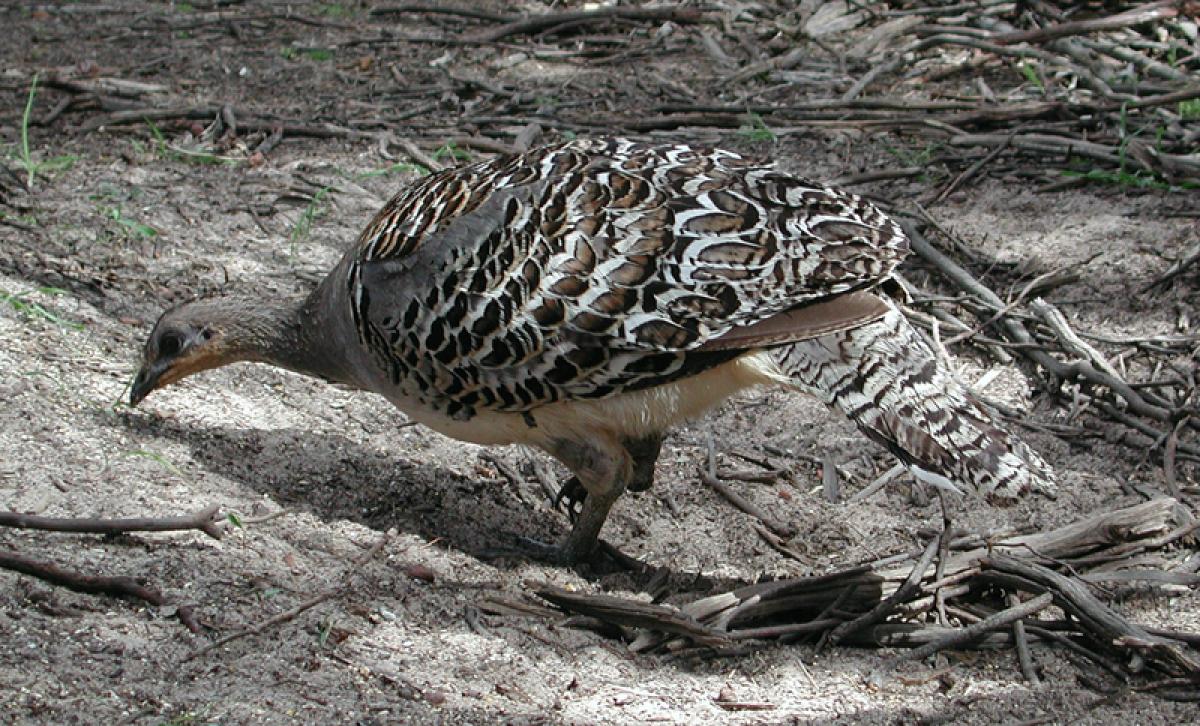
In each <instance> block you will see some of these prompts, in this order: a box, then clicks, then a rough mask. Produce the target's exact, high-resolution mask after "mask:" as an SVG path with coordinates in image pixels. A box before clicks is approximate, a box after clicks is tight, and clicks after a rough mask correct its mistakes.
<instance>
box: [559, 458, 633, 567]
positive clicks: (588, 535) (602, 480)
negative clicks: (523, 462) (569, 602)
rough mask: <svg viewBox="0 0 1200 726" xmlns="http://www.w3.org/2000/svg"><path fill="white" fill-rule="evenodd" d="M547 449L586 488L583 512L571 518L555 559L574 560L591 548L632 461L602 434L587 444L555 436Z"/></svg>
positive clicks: (627, 477)
mask: <svg viewBox="0 0 1200 726" xmlns="http://www.w3.org/2000/svg"><path fill="white" fill-rule="evenodd" d="M548 450H549V452H550V453H551V454H552V455H553V456H554V457H555V458H557V459H558V460H559V461H561V462H562V463H564V464H566V466H567V468H569V469H570V470H571V471H572V472H574V474H575V476H576V477H577V478H578V480H579V483H580V484H581V485H582V487H583V488H584V489H585V490H586V491H587V497H586V498H585V499H584V500H583V511H581V512H580V513H579V516H578V517H577V518H576V519H575V524H574V526H573V527H572V528H571V533H570V534H569V535H567V538H566V539H565V540H563V542H562V543H561V544H559V546H558V557H559V559H561V560H562V561H564V562H568V563H576V562H579V561H581V560H585V559H587V558H588V557H589V556H590V555H591V554H592V553H593V552H594V551H595V549H596V540H597V539H598V538H599V537H600V529H601V528H602V527H603V526H604V521H605V520H606V519H608V512H609V510H610V509H612V505H613V504H614V503H615V502H616V501H617V499H618V498H619V497H620V496H621V494H622V493H624V491H625V487H626V486H627V485H628V483H629V479H630V473H631V472H632V461H631V459H630V457H629V454H628V453H627V452H626V451H625V449H624V447H622V446H621V445H620V444H619V443H618V442H616V441H605V440H604V438H603V437H597V439H596V440H594V441H590V442H588V443H581V442H578V441H571V440H567V439H556V440H555V441H553V442H552V443H551V446H549V447H548Z"/></svg>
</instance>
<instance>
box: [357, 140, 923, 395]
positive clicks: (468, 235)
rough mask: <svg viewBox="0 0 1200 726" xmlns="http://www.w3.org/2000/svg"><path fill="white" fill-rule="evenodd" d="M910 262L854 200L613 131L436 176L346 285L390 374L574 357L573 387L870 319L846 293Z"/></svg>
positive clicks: (722, 154)
mask: <svg viewBox="0 0 1200 726" xmlns="http://www.w3.org/2000/svg"><path fill="white" fill-rule="evenodd" d="M906 253H907V239H906V238H905V236H904V234H903V232H902V231H901V230H900V228H899V226H898V225H896V224H895V223H894V222H892V221H891V220H890V219H888V218H887V217H886V216H885V215H884V214H883V213H881V212H880V211H879V210H877V209H876V208H875V207H874V206H872V205H870V204H868V203H867V202H865V201H863V200H861V199H860V198H858V197H857V196H855V195H851V194H848V193H845V192H841V191H837V190H834V189H831V188H829V187H826V186H823V185H820V184H818V183H816V182H812V181H809V180H806V179H802V178H799V177H795V176H790V175H787V174H783V173H781V172H779V171H777V170H775V169H774V168H773V167H771V166H769V165H762V164H759V163H756V162H752V161H749V160H747V159H745V158H743V157H741V156H739V155H737V154H734V153H732V152H726V151H712V150H696V149H692V148H690V147H686V146H652V145H645V144H638V143H634V142H629V141H624V140H619V139H618V140H602V141H589V142H573V143H569V144H564V145H559V146H554V147H545V148H543V149H539V150H535V151H533V152H529V153H528V154H525V155H520V156H510V157H500V158H498V159H496V160H493V161H491V162H486V163H482V164H476V165H472V166H468V167H462V168H460V169H455V170H449V171H447V172H442V173H439V174H437V175H431V176H430V177H427V178H426V179H424V180H422V181H421V182H419V183H418V184H417V185H415V186H414V187H411V188H410V189H408V190H406V191H405V192H402V193H401V194H399V195H397V197H396V198H394V199H393V200H392V201H391V202H389V204H388V205H387V206H386V207H385V208H384V209H383V210H382V211H381V212H380V214H379V215H378V216H377V217H376V218H375V220H374V221H373V222H372V223H371V225H369V226H368V228H367V229H366V230H365V231H364V233H363V235H362V237H361V239H360V242H359V246H358V250H357V253H356V254H357V261H356V264H354V265H352V266H351V267H350V270H349V279H348V280H347V284H348V285H349V291H348V292H349V294H350V297H351V300H352V308H353V311H354V317H355V323H356V325H357V327H358V329H359V334H360V337H361V339H362V340H363V342H364V343H366V344H367V345H368V346H369V347H371V348H372V349H373V350H375V351H376V352H377V353H378V354H379V357H380V359H381V362H387V361H388V360H390V361H399V362H400V363H401V366H400V367H401V369H402V370H400V371H393V373H392V377H393V378H394V379H395V378H399V377H402V376H404V375H406V373H407V372H408V371H409V370H411V369H412V367H413V366H418V362H419V361H421V360H425V359H429V360H432V361H436V363H435V364H434V365H435V366H437V367H441V368H444V369H447V370H449V371H451V372H452V373H453V372H454V371H459V372H461V371H464V370H466V369H468V368H470V369H473V370H475V371H481V370H482V371H500V372H501V373H494V374H492V375H500V376H502V375H503V372H504V371H516V369H520V374H521V375H525V376H528V375H538V374H539V371H540V372H541V373H546V372H547V371H549V370H550V367H552V366H553V365H555V364H556V363H557V362H560V361H561V360H562V359H570V360H573V361H574V363H573V364H572V365H571V366H570V371H574V373H571V372H570V371H568V372H567V373H564V374H562V375H560V376H559V377H560V378H564V379H569V380H566V382H567V383H579V382H581V381H583V380H584V379H586V378H588V376H589V375H592V376H594V374H596V373H597V372H603V371H601V370H600V369H601V368H603V367H604V366H606V365H607V366H609V367H610V368H611V367H612V365H613V361H614V360H616V359H620V361H621V365H622V366H625V365H626V364H628V363H629V362H630V361H631V360H633V359H637V358H639V357H644V358H650V359H655V360H663V359H664V358H663V354H667V355H666V357H669V358H671V359H672V360H680V358H679V356H675V355H671V354H678V353H689V352H691V353H703V352H705V351H708V352H710V353H711V354H712V355H710V358H712V359H716V358H727V357H728V356H727V355H717V353H725V354H728V353H729V352H730V351H736V350H744V349H747V348H752V347H757V346H761V345H765V344H769V343H770V342H772V341H773V342H775V343H779V342H787V341H790V340H796V339H801V338H804V337H812V336H813V335H820V334H823V333H825V332H830V331H831V330H840V329H845V328H847V327H853V326H854V325H856V324H862V323H863V322H867V321H869V320H872V319H875V318H876V317H878V316H879V315H880V314H882V311H883V309H882V308H881V307H878V306H874V305H872V304H871V303H870V302H868V301H866V299H865V298H864V297H861V296H860V297H859V298H852V297H845V296H846V295H847V294H848V293H851V292H853V291H856V290H860V289H866V288H870V287H872V286H874V285H875V284H877V283H879V282H880V281H882V280H884V279H886V278H887V277H888V276H889V275H890V273H891V271H892V270H893V269H894V268H895V266H896V265H897V264H898V263H899V262H900V260H901V259H902V258H903V257H904V256H905V254H906ZM838 300H842V301H844V304H845V305H846V307H845V308H844V309H842V310H841V311H840V312H839V308H838V303H837V302H836V301H838ZM855 300H857V303H855ZM816 303H827V304H826V305H825V306H824V307H822V306H816V307H814V308H813V310H815V311H816V312H810V313H804V312H803V310H804V309H805V308H806V306H813V305H814V304H816ZM789 311H790V312H789ZM692 359H693V361H701V360H704V356H702V355H696V356H693V357H692ZM389 364H390V363H389ZM643 367H645V368H646V369H647V371H646V372H644V373H645V376H649V375H650V373H652V372H653V371H652V370H650V369H652V368H653V366H650V365H649V364H643ZM673 368H674V369H677V370H683V372H684V373H686V372H687V371H686V370H685V369H686V368H687V366H684V367H683V368H679V367H678V366H674V367H673ZM589 371H590V373H589ZM429 375H434V374H433V373H430V374H429ZM514 375H516V373H515V372H514ZM427 382H428V383H430V384H431V385H432V386H433V387H434V388H438V387H439V384H438V383H437V382H436V381H427ZM650 382H654V381H653V379H650ZM642 385H645V382H643V383H642ZM599 390H601V391H602V392H607V391H608V387H607V386H601V387H600V389H599ZM573 395H601V394H590V393H587V392H586V391H576V392H574V393H573Z"/></svg>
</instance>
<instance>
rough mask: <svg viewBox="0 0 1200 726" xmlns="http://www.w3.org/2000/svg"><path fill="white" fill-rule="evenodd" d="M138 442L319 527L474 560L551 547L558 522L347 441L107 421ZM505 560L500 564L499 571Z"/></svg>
mask: <svg viewBox="0 0 1200 726" xmlns="http://www.w3.org/2000/svg"><path fill="white" fill-rule="evenodd" d="M105 425H110V426H111V425H116V426H122V427H124V428H126V429H128V430H129V431H131V432H135V433H137V434H138V435H140V436H158V437H162V438H166V439H172V440H175V441H178V442H181V443H183V444H185V445H186V446H188V447H189V448H190V449H191V453H192V458H193V460H194V461H195V462H196V463H197V464H199V465H200V466H201V467H203V468H204V469H206V470H207V471H210V472H212V473H213V474H217V475H219V476H222V477H225V478H227V479H229V480H232V481H234V482H237V483H238V484H240V485H242V486H244V487H246V488H247V489H249V490H251V491H256V492H259V493H262V494H265V495H267V496H269V497H270V498H271V499H273V500H274V501H275V502H276V503H278V504H279V505H281V506H284V507H296V508H300V509H307V510H309V511H311V512H312V513H313V514H314V515H316V516H317V517H319V518H320V519H322V520H324V521H337V520H348V521H352V522H357V523H359V524H362V525H364V526H367V527H370V528H372V529H376V530H380V531H383V530H386V529H388V528H391V527H396V528H397V529H398V530H400V531H402V532H408V533H411V534H415V535H417V536H419V537H422V538H423V539H427V540H439V541H440V542H442V543H443V545H444V546H446V547H449V548H452V549H455V550H458V551H461V552H463V553H464V554H467V555H470V556H473V557H476V558H479V559H491V557H492V555H493V554H494V552H495V550H496V548H497V546H498V545H500V546H503V545H505V544H507V543H511V542H516V541H517V540H518V538H522V537H523V538H529V539H534V540H539V541H546V542H550V541H554V540H556V539H557V538H559V537H560V536H561V535H562V534H563V533H564V532H565V531H566V528H567V526H568V525H567V522H566V519H565V518H564V517H562V516H561V515H555V514H552V513H551V512H550V510H549V509H547V508H545V507H540V506H536V507H531V506H530V505H529V504H527V503H525V502H523V501H521V500H520V499H519V498H518V497H517V496H516V494H515V493H514V492H513V490H512V487H511V486H510V485H509V484H507V483H500V482H497V481H495V480H489V479H486V478H483V477H480V478H478V479H475V478H471V477H468V476H464V475H463V474H460V473H458V472H455V471H452V470H450V469H447V468H444V467H441V466H437V465H434V464H426V463H422V462H420V461H418V460H416V459H409V458H406V457H404V455H403V454H402V453H395V452H391V451H383V450H381V449H378V448H374V447H370V446H365V445H363V444H362V443H360V442H357V441H354V440H352V439H350V438H348V437H346V436H341V435H338V434H330V433H312V432H309V431H305V430H303V429H299V428H285V429H258V428H238V427H231V426H197V425H195V424H183V423H181V422H179V421H177V420H174V419H170V418H159V417H156V416H148V415H144V414H141V413H133V412H129V413H123V414H119V415H117V416H116V417H106V422H105ZM512 559H513V558H500V560H497V562H498V563H506V562H511V561H512Z"/></svg>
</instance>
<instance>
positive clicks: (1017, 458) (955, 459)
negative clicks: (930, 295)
mask: <svg viewBox="0 0 1200 726" xmlns="http://www.w3.org/2000/svg"><path fill="white" fill-rule="evenodd" d="M772 354H773V357H774V358H775V360H776V361H777V363H778V365H779V367H780V369H781V370H782V372H783V373H784V375H786V376H787V377H788V378H789V379H790V380H791V381H792V382H793V383H794V384H795V385H797V386H798V387H800V388H802V389H803V390H805V391H807V392H808V393H810V394H812V395H814V396H816V397H817V398H819V399H820V400H822V401H824V402H825V403H827V404H828V405H830V406H833V407H834V408H837V409H839V410H841V411H842V412H843V413H845V414H846V416H848V417H849V418H850V420H852V421H854V423H855V424H857V425H858V427H859V429H860V430H861V431H862V432H863V433H865V434H866V435H867V436H869V437H870V438H871V439H873V440H875V441H877V442H878V443H880V444H882V445H883V446H885V447H887V448H888V449H889V450H890V451H891V452H892V453H893V454H895V455H896V457H897V458H899V459H900V460H901V461H902V462H904V463H905V464H906V465H908V467H909V469H910V470H911V471H912V472H913V474H914V476H916V477H918V478H920V479H923V480H925V481H928V482H930V483H932V484H935V485H937V486H946V485H949V486H950V487H951V488H954V485H955V484H966V485H968V486H970V487H971V488H972V489H973V490H974V491H975V492H976V493H978V494H982V495H985V496H993V497H998V498H1013V497H1016V496H1017V495H1019V494H1021V493H1023V492H1026V491H1029V490H1030V489H1031V488H1032V489H1034V490H1037V491H1040V492H1042V493H1044V494H1050V495H1052V494H1054V492H1055V489H1056V485H1055V481H1054V474H1053V472H1052V470H1051V469H1050V467H1049V466H1047V465H1046V463H1045V462H1044V461H1042V459H1041V457H1039V456H1038V455H1037V454H1036V453H1034V452H1033V451H1032V450H1031V449H1030V448H1029V447H1028V446H1026V445H1025V443H1024V442H1022V441H1019V440H1018V439H1016V438H1015V437H1013V436H1012V435H1011V434H1009V433H1008V432H1006V431H1004V430H1002V429H1000V428H999V427H998V426H997V425H996V423H995V419H994V418H993V417H992V416H991V415H990V414H989V413H988V412H987V411H986V410H985V409H984V408H983V407H982V405H981V404H980V403H979V401H978V400H976V398H975V397H974V396H973V395H972V394H971V392H970V391H968V390H967V389H966V388H965V387H964V386H963V385H962V384H961V383H959V382H958V381H957V380H955V378H954V377H953V376H952V375H951V374H950V372H949V371H948V370H947V369H946V368H945V367H943V366H942V365H940V364H939V361H938V358H937V356H936V355H935V354H934V352H933V349H932V348H931V347H930V345H929V344H928V343H927V342H926V341H925V339H924V337H923V336H922V335H921V334H920V333H919V332H918V331H917V330H916V329H915V328H913V327H912V326H911V325H910V324H909V323H908V321H907V320H906V319H905V318H904V315H903V314H902V313H901V312H900V311H899V310H897V309H896V308H895V307H892V309H891V310H890V311H889V312H888V313H887V314H886V315H884V316H883V317H882V318H880V319H879V320H877V321H875V322H872V323H868V324H866V325H863V326H860V327H857V328H854V329H852V330H847V331H844V332H841V333H836V334H833V335H826V336H822V337H820V338H815V339H813V340H806V341H802V342H799V343H795V344H792V345H789V346H786V347H781V348H776V349H774V350H773V351H772Z"/></svg>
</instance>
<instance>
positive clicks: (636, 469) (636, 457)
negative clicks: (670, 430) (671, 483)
mask: <svg viewBox="0 0 1200 726" xmlns="http://www.w3.org/2000/svg"><path fill="white" fill-rule="evenodd" d="M624 443H625V451H626V452H628V453H629V456H630V458H632V459H633V474H632V475H631V476H630V478H629V491H631V492H644V491H646V490H647V489H649V488H650V485H651V484H653V483H654V465H655V464H657V463H658V454H659V452H660V451H662V443H663V435H662V434H651V435H649V436H646V437H643V438H640V439H625V441H624Z"/></svg>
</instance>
